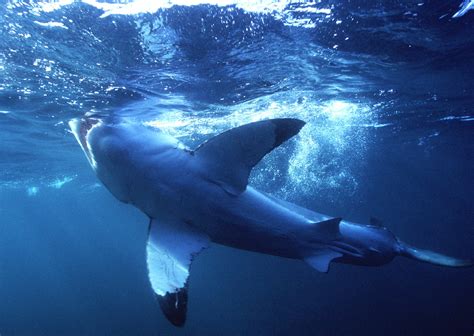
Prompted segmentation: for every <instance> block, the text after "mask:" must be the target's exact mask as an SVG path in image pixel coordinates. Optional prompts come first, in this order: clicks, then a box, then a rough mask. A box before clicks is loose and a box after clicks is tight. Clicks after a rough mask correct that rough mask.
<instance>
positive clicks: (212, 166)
mask: <svg viewBox="0 0 474 336" xmlns="http://www.w3.org/2000/svg"><path fill="white" fill-rule="evenodd" d="M304 125H305V122H304V121H301V120H299V119H292V118H281V119H269V120H262V121H257V122H254V123H250V124H246V125H243V126H240V127H236V128H232V129H230V130H228V131H226V132H224V133H221V134H219V135H217V136H215V137H213V138H211V139H209V140H208V141H206V142H204V143H203V144H202V145H201V146H199V147H198V148H197V149H196V150H195V154H196V157H197V159H198V160H200V164H201V166H202V167H203V168H204V171H205V172H206V175H207V178H208V179H209V180H210V181H212V182H214V183H217V184H219V185H220V186H221V187H222V188H223V189H224V190H225V191H226V192H228V193H230V194H233V195H238V194H240V193H241V192H243V191H244V190H245V188H247V183H248V179H249V175H250V171H251V170H252V168H253V167H254V166H255V165H256V164H257V163H258V162H259V161H260V160H261V159H262V158H263V157H264V156H265V155H266V154H267V153H269V152H270V151H271V150H272V149H274V148H276V147H278V146H280V145H281V144H282V143H283V142H285V141H286V140H288V139H290V138H291V137H292V136H294V135H296V134H298V132H299V131H300V130H301V128H302V127H303V126H304Z"/></svg>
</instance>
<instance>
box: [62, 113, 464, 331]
mask: <svg viewBox="0 0 474 336" xmlns="http://www.w3.org/2000/svg"><path fill="white" fill-rule="evenodd" d="M69 125H70V128H71V130H72V133H73V134H74V135H75V137H76V139H77V141H78V142H79V144H80V146H81V147H82V149H83V151H84V153H85V154H86V157H87V159H88V161H89V163H90V165H91V166H92V168H93V169H94V171H95V173H96V174H97V176H98V178H99V179H100V180H101V181H102V183H103V184H104V185H105V186H106V188H107V189H108V190H109V191H110V192H111V193H112V194H113V195H114V196H115V197H116V198H117V199H119V200H120V201H122V202H125V203H129V204H132V205H134V206H135V207H137V208H138V209H140V210H141V211H142V212H144V213H145V214H146V215H147V216H148V217H149V218H150V223H149V234H148V243H147V248H146V251H147V266H148V276H149V279H150V283H151V286H152V288H153V291H154V292H155V294H156V296H157V298H158V301H159V304H160V306H161V308H162V311H163V312H164V314H165V316H166V317H167V318H168V320H169V321H170V322H171V323H172V324H174V325H176V326H182V325H183V324H184V322H185V320H186V310H187V309H186V308H187V297H188V295H187V284H188V277H189V268H190V265H191V263H192V260H193V259H194V257H195V256H196V255H197V254H199V252H200V251H201V250H203V249H204V248H206V247H208V246H209V244H210V242H215V243H218V244H222V245H226V246H231V247H234V248H238V249H243V250H248V251H254V252H260V253H265V254H270V255H274V256H280V257H286V258H293V259H300V260H304V261H305V262H306V263H308V264H309V265H310V266H312V267H313V268H315V269H316V270H318V271H320V272H327V271H328V269H329V264H330V263H331V262H338V263H348V264H357V265H367V266H378V265H383V264H386V263H388V262H390V261H391V260H392V259H393V258H394V257H395V256H398V255H401V256H404V257H408V258H412V259H416V260H420V261H424V262H428V263H432V264H436V265H442V266H451V267H465V266H471V265H472V264H473V263H472V260H460V259H455V258H451V257H448V256H445V255H442V254H439V253H435V252H432V251H427V250H421V249H417V248H414V247H411V246H409V245H407V244H405V243H403V242H402V241H400V240H399V239H398V238H397V237H396V236H395V235H394V234H393V233H392V232H390V231H389V230H388V229H387V228H386V227H384V226H383V225H382V224H381V223H380V222H379V221H378V220H375V219H372V220H371V221H370V224H367V225H363V224H357V223H353V222H349V221H346V220H342V219H341V218H334V217H330V216H326V215H323V214H320V213H317V212H314V211H312V210H309V209H305V208H303V207H300V206H298V205H295V204H292V203H289V202H286V201H283V200H280V199H277V198H275V197H273V196H271V195H268V194H265V193H263V192H260V191H258V190H256V189H254V188H252V187H250V186H248V179H249V175H250V171H251V170H252V168H253V167H254V166H255V165H256V164H257V163H258V162H259V161H260V160H261V159H262V158H263V157H264V156H265V155H266V154H267V153H269V152H270V151H271V150H272V149H274V148H275V147H278V146H280V145H281V144H282V143H284V142H285V141H286V140H288V139H290V138H291V137H293V136H294V135H296V134H297V133H298V132H299V131H300V129H301V128H302V127H303V126H304V125H305V123H304V122H303V121H301V120H298V119H290V118H285V119H270V120H263V121H258V122H254V123H250V124H247V125H243V126H240V127H236V128H233V129H230V130H228V131H226V132H224V133H221V134H219V135H217V136H215V137H213V138H211V139H209V140H207V141H206V142H204V143H203V144H201V145H200V146H198V147H197V148H196V149H194V150H191V149H189V148H186V147H185V146H184V145H183V144H181V143H180V142H178V141H177V140H176V139H174V138H173V137H171V136H169V135H168V134H166V133H165V132H163V131H161V130H159V129H156V128H151V127H149V126H146V125H144V124H143V123H132V122H128V121H125V120H118V119H111V118H98V117H93V116H89V117H84V118H79V119H73V120H71V121H70V122H69Z"/></svg>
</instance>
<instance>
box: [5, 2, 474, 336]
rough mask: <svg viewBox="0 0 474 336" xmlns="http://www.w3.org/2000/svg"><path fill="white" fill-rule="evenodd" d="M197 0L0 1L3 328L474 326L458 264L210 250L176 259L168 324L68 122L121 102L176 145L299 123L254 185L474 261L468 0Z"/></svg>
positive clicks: (139, 233) (133, 236)
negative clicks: (178, 289) (287, 121)
mask: <svg viewBox="0 0 474 336" xmlns="http://www.w3.org/2000/svg"><path fill="white" fill-rule="evenodd" d="M194 2H198V1H194ZM203 2H204V1H203ZM210 2H212V3H214V4H213V5H205V4H201V5H196V6H190V5H187V6H182V5H183V4H185V3H186V2H185V1H181V2H180V1H175V3H177V4H181V6H178V5H176V6H171V5H169V4H168V2H166V4H163V5H162V6H161V8H158V7H159V6H158V5H155V6H153V2H148V4H147V6H145V7H146V8H145V7H143V6H139V4H141V2H137V3H134V4H132V6H128V7H127V6H126V5H121V4H115V5H111V6H110V8H105V11H104V8H102V6H103V5H104V3H102V2H97V3H95V2H94V3H92V5H91V4H89V5H88V4H85V3H80V2H74V3H71V4H65V5H63V6H60V4H59V3H52V4H51V3H50V4H45V3H37V2H31V1H29V2H26V3H22V2H13V1H12V2H5V1H2V2H1V3H0V4H1V6H0V143H1V147H0V154H1V156H0V157H1V159H0V334H1V335H379V334H385V335H454V334H456V335H472V333H473V332H474V318H473V317H474V300H473V299H474V285H473V284H474V270H473V269H472V268H470V269H447V268H440V267H436V266H433V265H427V264H421V263H416V262H415V261H411V260H407V259H404V258H397V259H395V260H394V261H393V262H392V263H391V264H389V265H386V266H383V267H380V268H367V267H360V266H350V265H340V264H335V265H333V266H332V267H331V271H330V272H329V273H328V274H320V273H317V272H316V271H314V270H312V269H310V268H309V267H307V265H305V264H303V263H302V262H296V261H290V260H284V259H279V258H275V257H269V256H264V255H258V254H254V253H249V252H243V251H237V250H233V249H229V248H225V247H221V246H212V248H210V249H208V250H206V251H205V252H204V253H203V254H202V255H200V257H199V258H197V259H196V261H195V263H194V264H193V267H192V271H191V278H190V289H189V295H190V298H189V307H188V321H187V323H186V325H185V327H184V328H183V329H177V328H174V327H173V326H171V325H170V324H169V323H168V322H167V321H166V319H165V318H164V317H163V315H162V314H161V311H160V309H159V306H158V304H157V302H155V299H154V297H153V293H152V290H151V288H150V285H149V282H148V279H147V271H146V264H145V242H146V236H147V218H146V216H145V215H143V214H141V213H139V212H138V210H135V209H133V208H131V207H130V206H127V205H124V204H121V203H119V202H118V201H116V200H115V199H114V198H113V196H111V195H110V194H109V193H108V192H107V190H105V188H104V187H102V186H101V185H100V184H98V180H97V179H96V178H95V176H94V174H93V171H92V170H91V169H90V167H89V166H88V163H87V161H86V159H85V157H84V155H83V153H82V151H81V150H80V148H79V146H78V145H77V143H76V142H75V139H74V137H73V136H72V135H71V134H70V132H69V130H68V127H67V121H68V120H69V119H71V118H74V117H78V116H82V115H83V114H84V113H93V114H100V115H118V116H122V117H127V118H131V119H135V120H136V121H137V122H146V123H148V124H150V125H153V126H156V127H160V128H162V129H164V130H165V131H167V132H169V133H170V134H172V135H173V136H176V137H178V138H179V139H180V140H181V141H182V142H184V143H185V144H187V145H189V146H196V145H198V144H199V143H200V142H201V141H203V140H205V139H207V138H209V137H210V136H212V135H214V134H217V133H219V132H221V131H224V130H226V129H228V128H231V127H234V126H237V125H241V124H244V123H247V122H250V121H256V120H260V119H265V118H272V117H273V118H274V117H297V118H300V119H303V120H305V121H306V122H307V123H308V124H307V125H306V126H305V128H304V129H303V130H302V132H301V133H300V135H298V137H296V138H295V139H293V140H291V141H290V142H289V143H288V144H286V145H284V146H283V147H282V148H278V149H276V150H275V151H274V152H272V153H271V154H270V155H269V156H268V157H266V158H265V159H264V160H263V162H261V163H260V164H259V165H258V166H257V167H256V168H255V170H254V172H253V174H252V177H251V184H252V185H253V186H255V187H257V188H258V189H260V190H263V191H266V192H269V193H272V194H273V195H276V196H278V197H280V198H284V199H287V200H289V201H292V202H296V203H298V204H300V205H303V206H306V207H309V208H311V209H314V210H316V211H319V212H323V213H327V214H330V215H333V216H340V217H343V218H345V219H348V220H352V221H359V222H367V221H368V218H369V217H370V216H375V217H378V218H380V219H382V220H383V221H384V223H385V225H386V226H388V227H389V228H390V229H391V230H392V231H393V232H394V233H395V234H397V235H398V236H400V237H401V238H402V239H403V240H404V241H407V242H409V243H410V244H413V245H416V246H419V247H422V248H429V249H433V250H437V251H439V252H443V253H447V254H450V255H453V256H458V257H465V258H466V257H472V256H474V246H473V243H472V242H473V238H474V226H473V223H474V189H473V186H474V66H473V62H472V60H473V59H474V37H473V34H472V29H473V27H474V12H472V11H466V12H465V13H463V15H462V16H460V15H455V13H456V12H457V11H458V10H459V9H460V7H459V6H460V5H461V3H460V2H461V1H449V2H442V1H434V0H433V1H423V0H417V1H375V0H373V1H350V0H339V1H335V0H334V1H329V0H328V1H325V0H323V1H316V2H306V3H296V2H295V1H293V2H291V1H287V3H284V2H278V1H270V0H269V1H247V2H245V1H241V2H239V1H226V2H225V3H226V4H229V3H231V2H232V3H233V4H234V5H230V6H224V5H215V4H216V3H218V2H219V1H210ZM150 3H151V4H152V5H150ZM170 3H172V2H170ZM156 4H158V2H156ZM105 5H107V4H105ZM109 5H110V4H109ZM465 6H468V1H465ZM152 7H153V8H152ZM131 13H135V14H131ZM453 15H455V16H457V17H455V18H453Z"/></svg>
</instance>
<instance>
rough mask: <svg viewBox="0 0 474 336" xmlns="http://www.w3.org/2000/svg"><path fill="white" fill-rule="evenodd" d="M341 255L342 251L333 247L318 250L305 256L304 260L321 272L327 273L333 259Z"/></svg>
mask: <svg viewBox="0 0 474 336" xmlns="http://www.w3.org/2000/svg"><path fill="white" fill-rule="evenodd" d="M339 257H342V253H340V252H336V251H333V250H331V249H321V250H318V251H316V252H315V253H314V254H313V255H311V256H309V257H307V258H304V261H306V263H308V264H309V265H310V266H311V267H313V268H315V269H316V270H318V271H319V272H322V273H327V272H328V271H329V264H330V263H331V261H333V260H334V259H336V258H339Z"/></svg>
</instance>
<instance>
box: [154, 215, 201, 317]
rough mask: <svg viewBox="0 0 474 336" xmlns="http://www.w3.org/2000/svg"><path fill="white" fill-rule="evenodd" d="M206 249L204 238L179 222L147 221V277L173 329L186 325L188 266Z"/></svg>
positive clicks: (177, 220)
mask: <svg viewBox="0 0 474 336" xmlns="http://www.w3.org/2000/svg"><path fill="white" fill-rule="evenodd" d="M208 245H209V237H208V236H207V235H205V234H203V233H201V232H199V231H197V230H195V229H194V228H192V227H190V226H189V225H188V224H186V223H184V222H182V221H181V220H179V219H171V220H170V219H168V220H164V221H157V220H155V219H152V220H151V221H150V229H149V235H148V244H147V265H148V276H149V279H150V283H151V286H152V288H153V291H154V292H155V294H156V296H157V298H158V301H159V303H160V307H161V309H162V311H163V313H164V314H165V316H166V318H167V319H168V320H169V321H170V322H171V323H172V324H174V325H175V326H182V325H183V324H184V322H185V321H186V308H187V299H188V293H187V282H188V277H189V267H190V266H191V262H192V260H193V258H194V256H195V255H197V254H198V253H199V252H200V251H201V250H202V249H204V248H206V247H207V246H208Z"/></svg>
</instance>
